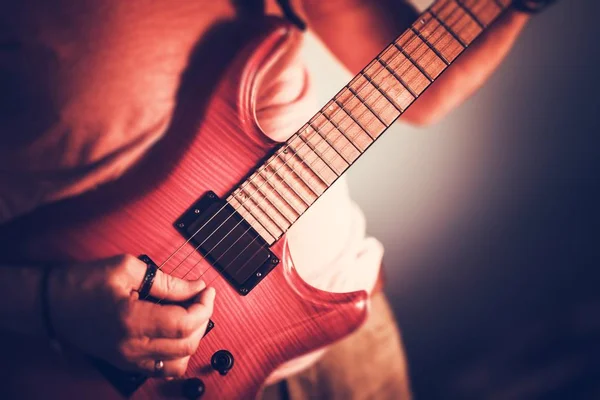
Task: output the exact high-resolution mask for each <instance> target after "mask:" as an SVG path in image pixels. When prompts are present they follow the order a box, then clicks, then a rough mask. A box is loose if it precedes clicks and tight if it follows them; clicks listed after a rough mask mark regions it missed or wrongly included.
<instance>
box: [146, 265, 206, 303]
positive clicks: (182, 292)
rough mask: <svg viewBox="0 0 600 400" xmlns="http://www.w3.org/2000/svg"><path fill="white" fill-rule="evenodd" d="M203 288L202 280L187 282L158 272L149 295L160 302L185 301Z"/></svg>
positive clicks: (204, 284) (204, 285)
mask: <svg viewBox="0 0 600 400" xmlns="http://www.w3.org/2000/svg"><path fill="white" fill-rule="evenodd" d="M205 287H206V283H205V282H204V281H203V280H202V279H196V280H193V281H188V280H185V279H180V278H176V277H174V276H171V275H168V274H166V273H164V272H162V271H161V270H158V271H156V276H155V277H154V283H153V284H152V288H151V289H150V295H151V296H152V297H155V298H157V299H161V300H167V301H175V302H178V301H185V300H188V299H190V298H191V297H193V296H195V295H196V294H198V293H199V292H200V291H201V290H203V289H204V288H205Z"/></svg>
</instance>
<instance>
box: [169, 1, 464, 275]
mask: <svg viewBox="0 0 600 400" xmlns="http://www.w3.org/2000/svg"><path fill="white" fill-rule="evenodd" d="M449 4H455V5H456V7H455V8H454V10H452V12H451V13H450V14H449V15H448V16H447V18H449V17H451V16H452V15H453V14H454V12H455V11H456V10H457V9H460V7H459V6H458V5H457V4H456V3H453V2H452V1H448V2H447V3H446V4H444V5H443V6H441V7H440V9H439V10H438V12H440V11H443V10H444V9H445V8H446V7H447V6H448V5H449ZM464 17H465V15H463V16H462V17H460V18H459V19H458V20H456V21H455V24H457V23H459V22H461V21H462V19H463V18H464ZM421 19H422V18H421ZM434 19H435V18H434V17H433V15H432V16H431V18H430V19H429V21H427V22H426V23H425V26H427V25H428V24H429V22H431V21H433V20H434ZM440 27H442V25H441V24H438V26H437V27H436V28H435V29H434V30H433V31H432V32H431V34H430V35H428V37H427V39H429V38H431V37H432V36H433V35H434V34H435V32H436V31H437V30H438V29H439V28H440ZM461 32H462V30H459V31H458V32H457V33H458V34H460V33H461ZM408 33H410V32H409V31H407V32H405V33H404V34H403V35H401V36H400V37H399V38H397V39H396V42H397V41H400V40H401V39H402V38H403V37H404V36H405V35H406V34H408ZM417 37H418V36H417V35H415V36H414V37H413V38H411V39H410V40H409V41H408V42H407V43H406V44H405V46H407V45H408V44H410V43H411V42H412V41H413V40H416V39H417ZM427 39H426V40H427ZM443 39H444V37H441V38H439V39H438V40H437V41H435V42H434V43H433V44H432V43H430V44H432V45H434V46H435V45H436V44H438V43H439V41H441V40H443ZM423 44H425V45H427V43H425V42H422V43H421V44H419V45H418V46H417V48H416V49H415V50H414V51H413V53H415V52H416V51H418V50H419V48H420V47H423ZM388 47H389V46H388ZM447 47H448V45H446V46H445V47H444V48H443V49H442V51H443V50H445V49H447ZM388 50H389V49H388V48H386V49H385V50H384V51H383V52H382V53H384V52H386V51H388ZM463 50H464V48H463ZM398 55H399V53H397V54H395V55H394V56H393V57H392V59H391V60H394V59H395V58H396V57H397V56H398ZM424 56H425V53H424V54H423V55H422V56H421V57H419V58H418V59H417V62H418V61H420V60H421V59H422V58H423V57H424ZM405 64H410V61H409V60H406V59H405V60H404V61H403V62H402V63H401V64H400V67H402V66H404V65H405ZM430 64H431V62H430V63H428V64H427V66H429V65H430ZM382 70H383V68H382V69H381V70H380V71H378V72H377V73H375V74H374V75H373V77H376V76H377V75H378V74H379V73H380V72H381V71H382ZM368 85H369V82H365V84H364V85H362V86H361V87H360V88H359V89H358V92H361V91H362V90H363V89H364V88H365V87H366V86H368ZM346 89H347V87H345V88H344V89H342V91H343V90H346ZM373 93H377V91H376V90H374V89H372V90H371V92H370V93H368V94H367V95H366V98H367V99H368V98H369V97H370V96H372V95H373ZM380 94H381V92H380ZM354 97H356V96H354ZM415 100H416V99H415ZM413 101H414V100H413ZM392 105H393V104H392ZM359 106H360V104H359ZM351 111H354V109H352V110H351ZM398 111H399V110H398ZM339 112H341V110H339V109H338V113H339ZM366 112H367V111H366V110H365V111H364V112H363V114H361V117H362V116H363V115H364V114H365V113H366ZM373 114H374V116H377V114H375V113H373ZM334 116H335V114H334ZM344 118H346V116H344V117H343V118H342V121H343V120H344ZM385 126H386V127H387V124H386V125H385ZM316 131H317V132H313V135H312V136H310V137H313V136H315V135H316V134H318V133H319V132H318V129H317V130H316ZM357 135H358V134H357ZM357 135H356V136H357ZM356 136H354V137H353V138H355V137H356ZM310 137H309V139H310ZM293 139H295V138H291V139H290V141H291V140H293ZM338 139H340V137H338V138H337V139H336V140H338ZM336 140H334V142H335V141H336ZM288 142H289V141H288ZM347 147H348V144H347V145H346V146H344V148H347ZM294 151H297V150H294ZM327 151H329V148H328V149H327V150H326V151H325V152H327ZM312 164H313V163H311V164H310V166H312ZM324 164H325V165H324V166H323V167H322V168H321V169H320V170H323V169H324V168H325V167H328V165H327V163H325V162H324ZM307 166H309V165H308V164H307ZM310 166H309V168H310ZM282 167H283V166H282ZM329 168H330V167H329ZM290 169H291V168H290ZM332 171H333V169H332ZM313 173H314V172H313ZM273 176H274V175H273ZM251 179H254V178H251ZM263 179H267V178H264V177H263ZM265 183H266V182H265ZM263 185H264V183H263ZM263 185H261V186H263ZM255 186H256V185H255ZM307 186H308V187H309V189H310V185H307ZM258 189H260V187H258ZM258 189H257V190H256V191H255V192H254V193H253V194H256V193H257V192H258ZM270 193H274V192H273V191H270ZM313 193H314V191H313ZM315 194H316V193H315ZM261 195H262V197H263V198H262V199H263V200H267V201H268V198H267V197H266V196H265V195H264V194H263V193H261ZM236 200H237V199H236ZM284 200H285V199H284ZM260 201H261V200H260V199H259V201H258V202H255V203H256V204H257V205H258V204H259V202H260ZM238 202H239V200H238ZM240 203H241V204H242V203H243V202H240ZM273 208H274V209H276V210H278V209H277V208H276V207H275V206H274V207H273ZM238 209H239V208H238ZM278 212H279V210H278ZM249 213H250V215H253V214H252V213H251V212H249ZM265 215H267V214H266V213H265ZM282 215H283V214H282ZM267 216H268V215H267ZM230 217H231V216H230ZM254 218H255V217H254ZM255 219H256V218H255ZM257 221H258V220H257ZM258 222H259V223H260V221H258ZM240 223H241V221H240ZM240 223H238V224H237V225H236V227H237V226H238V225H239V224H240ZM273 225H274V226H276V224H273ZM217 229H218V228H217ZM234 229H235V227H234ZM265 229H266V228H265ZM249 230H250V229H248V230H247V231H246V232H244V233H243V234H242V236H241V237H239V238H238V239H237V240H236V241H235V242H234V244H235V243H237V241H239V239H241V238H242V237H244V235H245V234H246V233H247V232H248V231H249ZM232 231H233V229H232V230H231V231H230V232H228V234H226V235H225V237H227V236H229V235H230V234H231V232H232ZM266 231H267V232H268V233H269V234H270V235H271V236H273V234H272V233H270V231H269V230H266ZM225 237H224V238H223V239H225ZM223 239H221V241H222V240H223ZM256 239H257V237H255V239H254V240H253V241H252V242H254V241H255V240H256ZM221 241H219V243H217V244H216V245H215V246H213V248H212V249H210V250H209V251H208V252H207V253H206V254H205V255H204V257H205V256H206V255H208V254H209V253H210V252H212V251H213V250H214V248H216V247H217V246H218V245H219V244H220V242H221ZM252 242H250V243H249V244H248V245H247V246H246V248H248V247H249V246H250V245H251V244H252ZM201 245H202V243H201V244H200V245H199V246H198V247H197V248H196V249H195V250H197V249H198V248H199V247H200V246H201ZM232 246H233V245H231V246H230V247H229V248H228V249H227V250H226V251H225V252H224V253H223V254H222V255H221V256H220V257H219V259H220V258H221V257H223V256H224V255H225V254H226V253H227V251H229V249H230V248H231V247H232ZM246 248H245V249H246ZM263 248H265V246H264V245H261V247H260V249H259V250H258V251H260V250H262V249H263ZM245 249H244V250H245ZM244 250H242V252H243V251H244ZM258 251H257V252H256V253H255V254H254V255H253V256H252V257H250V258H249V259H248V260H247V262H246V263H245V264H243V265H242V267H244V266H245V265H246V264H247V263H248V262H249V261H250V260H251V259H252V258H253V257H254V256H255V255H256V254H257V253H258ZM194 252H195V251H192V252H191V253H194ZM240 255H241V254H240ZM238 256H239V255H238ZM188 257H189V255H188ZM204 257H202V258H201V259H200V260H199V261H198V262H197V263H196V264H194V266H193V267H192V268H191V269H190V270H188V272H187V273H186V274H185V275H184V277H185V276H187V275H188V274H189V273H190V272H191V271H192V270H194V269H195V266H197V265H198V264H199V263H200V262H201V261H202V260H203V259H204ZM186 259H187V257H186ZM219 259H217V260H219ZM235 259H237V257H236V258H235ZM235 259H234V260H232V261H231V262H233V261H235ZM184 261H185V259H184ZM215 262H216V261H215ZM231 262H230V263H229V264H228V265H227V266H226V268H225V269H224V270H223V272H225V271H226V269H227V268H228V267H229V265H230V264H231ZM180 264H181V263H180ZM207 270H208V269H207ZM207 270H206V271H204V272H203V273H202V275H204V273H206V272H207ZM172 272H174V270H173V271H172ZM202 275H201V276H202ZM215 279H216V278H215ZM213 281H214V279H213ZM211 282H212V281H211Z"/></svg>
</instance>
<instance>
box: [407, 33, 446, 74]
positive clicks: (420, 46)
mask: <svg viewBox="0 0 600 400" xmlns="http://www.w3.org/2000/svg"><path fill="white" fill-rule="evenodd" d="M396 42H400V43H399V46H400V47H401V48H402V49H403V50H404V52H405V54H408V55H409V56H410V57H411V59H412V60H414V62H415V63H416V64H418V67H419V68H420V70H421V71H422V72H423V74H424V75H426V76H427V79H429V80H430V82H433V81H434V80H435V79H436V78H437V77H438V76H440V74H441V73H442V72H443V71H444V70H445V69H446V67H447V64H446V63H445V62H444V61H443V60H442V59H441V58H440V57H438V56H437V55H436V54H435V52H433V51H432V50H431V49H430V48H429V47H428V46H427V45H426V44H425V43H424V42H423V41H422V40H421V39H420V38H419V36H417V35H415V34H414V33H412V31H407V33H406V34H404V35H402V36H401V37H400V38H399V39H398V40H397V41H396Z"/></svg>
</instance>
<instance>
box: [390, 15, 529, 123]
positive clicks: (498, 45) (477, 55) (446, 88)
mask: <svg viewBox="0 0 600 400" xmlns="http://www.w3.org/2000/svg"><path fill="white" fill-rule="evenodd" d="M528 20H529V16H528V15H527V14H524V13H520V12H516V11H513V10H509V11H507V12H506V13H505V14H504V15H503V16H502V17H500V19H499V20H498V21H496V23H495V24H494V25H493V26H492V27H491V28H490V29H489V30H488V31H486V32H485V33H484V34H483V35H482V36H481V37H480V38H478V39H477V40H476V41H475V42H474V43H473V44H472V45H471V46H470V47H469V48H468V49H467V50H466V51H465V52H464V54H463V55H462V56H460V57H459V58H458V59H457V60H456V62H454V63H453V64H452V65H451V66H450V67H449V68H448V70H447V71H446V72H445V73H444V74H442V75H441V77H440V78H439V79H438V80H436V81H435V82H434V83H433V84H432V85H431V87H430V88H429V89H428V90H427V91H426V92H425V93H424V94H423V95H422V96H421V97H420V98H419V99H418V100H417V101H416V102H415V104H414V105H413V106H412V107H411V108H409V110H408V111H407V112H406V113H405V114H404V115H403V116H402V118H403V119H404V120H405V121H408V122H411V123H415V124H420V125H422V124H429V123H433V122H436V121H439V120H440V119H441V118H442V117H444V116H445V115H446V114H447V113H448V112H450V111H452V110H453V109H454V108H456V107H457V106H459V105H460V104H461V103H462V102H463V101H465V100H466V99H467V98H468V97H469V96H471V95H472V94H473V93H474V92H475V91H476V90H477V89H479V88H480V87H481V86H482V85H483V84H484V83H485V81H486V80H487V79H488V78H489V77H490V75H491V74H492V73H493V72H494V71H495V70H496V68H497V67H498V66H499V65H500V63H501V62H502V60H503V59H504V57H505V56H506V55H507V53H508V52H509V50H510V49H511V48H512V45H513V44H514V42H515V40H516V39H517V36H518V35H519V33H520V32H521V30H522V29H523V27H524V26H525V24H526V23H527V21H528Z"/></svg>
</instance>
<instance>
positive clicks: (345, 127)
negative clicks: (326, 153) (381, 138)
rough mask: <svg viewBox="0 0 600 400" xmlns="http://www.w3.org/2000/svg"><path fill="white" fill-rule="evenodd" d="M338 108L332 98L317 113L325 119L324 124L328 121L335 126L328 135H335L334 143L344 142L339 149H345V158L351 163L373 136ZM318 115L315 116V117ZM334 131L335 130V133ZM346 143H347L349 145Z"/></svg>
mask: <svg viewBox="0 0 600 400" xmlns="http://www.w3.org/2000/svg"><path fill="white" fill-rule="evenodd" d="M336 107H337V108H336ZM340 110H341V107H340V106H339V105H338V104H337V103H336V102H335V101H333V100H332V101H330V102H329V103H327V104H326V105H325V107H323V108H322V109H321V110H320V111H319V115H322V116H323V117H324V118H325V119H326V124H327V123H329V124H330V125H331V126H332V127H334V128H335V129H331V130H330V131H329V135H335V136H336V137H335V139H333V143H334V144H336V143H340V142H341V143H343V144H344V145H343V147H342V149H341V151H344V150H345V151H346V155H347V156H349V157H347V158H349V161H350V162H351V163H352V162H354V160H356V159H357V158H358V157H359V156H360V155H361V154H362V152H363V151H365V150H366V149H367V147H369V145H370V144H371V143H373V138H371V136H370V135H369V134H368V132H367V131H365V130H364V129H363V128H362V127H361V126H359V125H358V124H356V123H353V122H354V120H353V119H352V118H346V116H347V115H348V114H346V111H345V110H344V111H343V112H340ZM319 115H317V116H316V118H317V119H318V118H319ZM336 119H337V121H336ZM321 126H323V125H321ZM334 132H337V134H335V133H334ZM346 143H349V144H350V146H348V145H346Z"/></svg>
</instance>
